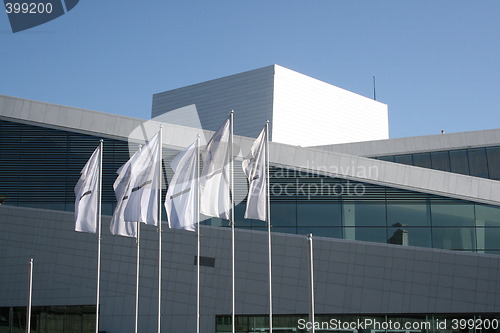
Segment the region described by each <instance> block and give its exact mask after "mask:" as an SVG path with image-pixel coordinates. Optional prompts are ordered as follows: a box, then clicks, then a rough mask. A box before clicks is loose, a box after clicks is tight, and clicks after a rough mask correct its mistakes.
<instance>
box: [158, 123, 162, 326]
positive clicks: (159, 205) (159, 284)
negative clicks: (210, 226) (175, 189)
mask: <svg viewBox="0 0 500 333" xmlns="http://www.w3.org/2000/svg"><path fill="white" fill-rule="evenodd" d="M158 139H159V140H158V141H159V144H160V147H159V148H160V149H159V151H158V154H159V156H158V157H159V158H158V333H160V332H161V176H162V160H161V159H162V150H163V140H162V139H163V125H160V136H159V138H158Z"/></svg>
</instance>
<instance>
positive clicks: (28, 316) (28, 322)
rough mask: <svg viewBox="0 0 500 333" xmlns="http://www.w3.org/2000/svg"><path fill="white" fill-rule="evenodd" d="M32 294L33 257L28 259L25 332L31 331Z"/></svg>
mask: <svg viewBox="0 0 500 333" xmlns="http://www.w3.org/2000/svg"><path fill="white" fill-rule="evenodd" d="M32 294H33V258H31V259H30V276H29V287H28V307H27V308H26V332H28V333H30V332H31V296H32Z"/></svg>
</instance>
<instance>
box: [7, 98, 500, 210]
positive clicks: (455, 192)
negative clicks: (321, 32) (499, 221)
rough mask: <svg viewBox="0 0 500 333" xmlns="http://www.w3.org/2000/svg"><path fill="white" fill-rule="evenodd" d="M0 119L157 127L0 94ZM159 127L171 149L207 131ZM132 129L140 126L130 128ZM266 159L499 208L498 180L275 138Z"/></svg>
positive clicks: (245, 144) (79, 127)
mask: <svg viewBox="0 0 500 333" xmlns="http://www.w3.org/2000/svg"><path fill="white" fill-rule="evenodd" d="M0 119H6V120H9V119H10V120H13V121H18V122H24V123H27V124H33V125H40V126H44V127H52V128H57V129H63V130H67V131H73V132H80V133H86V134H93V135H100V136H103V137H109V138H115V139H120V140H128V139H130V140H132V141H141V140H144V139H145V137H144V133H146V132H151V130H152V128H159V126H160V123H159V122H155V121H152V120H149V121H146V120H141V119H136V118H130V117H124V116H119V115H112V114H106V113H102V112H97V111H89V110H83V109H78V108H72V107H66V106H61V105H55V104H50V103H43V102H38V101H32V100H27V99H22V98H16V97H9V96H3V95H0ZM237 121H238V118H237V117H236V122H237ZM163 126H164V132H163V133H164V138H163V142H164V143H165V145H167V146H170V147H172V148H177V149H181V148H184V147H187V146H188V145H189V144H191V143H192V142H193V141H194V140H196V137H197V135H198V134H202V136H204V137H205V138H207V139H208V138H210V137H211V135H212V133H213V132H211V131H202V130H200V129H196V128H190V127H185V126H181V125H174V124H166V123H165V124H163ZM137 128H139V129H140V130H139V131H134V130H135V129H137ZM491 133H493V134H492V137H491V138H489V139H488V140H490V142H493V135H497V133H498V131H492V132H491ZM253 140H254V139H253V138H248V137H242V136H235V143H236V144H238V145H239V146H240V147H241V153H242V155H243V156H245V155H246V154H247V153H248V151H249V149H250V146H251V144H252V143H253ZM485 140H486V139H485ZM498 142H500V140H498ZM344 147H347V145H346V146H344ZM270 162H271V164H273V165H277V166H281V167H284V168H289V169H295V170H303V171H307V172H311V173H319V174H324V175H327V176H330V177H338V178H343V179H351V180H356V181H360V182H366V183H372V184H379V185H384V186H389V187H394V188H400V189H406V190H412V191H417V192H422V193H430V194H436V195H441V196H445V197H451V198H457V199H462V200H469V201H473V202H479V203H486V204H492V205H496V206H500V182H498V181H494V180H489V179H482V178H478V177H471V176H465V175H460V174H454V173H450V172H443V171H438V170H431V169H426V168H420V167H415V166H408V165H402V164H397V163H391V162H385V161H380V160H374V159H370V158H366V157H361V156H355V155H350V154H345V153H339V152H333V151H327V150H325V149H318V148H304V147H297V146H292V145H286V144H281V143H275V142H271V144H270Z"/></svg>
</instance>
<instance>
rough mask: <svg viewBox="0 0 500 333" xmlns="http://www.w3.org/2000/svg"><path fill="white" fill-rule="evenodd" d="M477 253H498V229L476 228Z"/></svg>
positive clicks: (499, 233)
mask: <svg viewBox="0 0 500 333" xmlns="http://www.w3.org/2000/svg"><path fill="white" fill-rule="evenodd" d="M476 235H477V250H478V252H490V251H500V242H499V241H498V240H499V239H500V228H476Z"/></svg>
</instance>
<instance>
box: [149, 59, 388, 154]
mask: <svg viewBox="0 0 500 333" xmlns="http://www.w3.org/2000/svg"><path fill="white" fill-rule="evenodd" d="M193 104H194V105H195V106H196V110H197V116H198V117H199V121H200V123H201V126H202V127H203V128H204V129H208V130H217V128H218V127H219V126H220V124H221V123H222V122H223V121H224V119H225V118H226V117H227V116H228V114H229V111H230V110H234V111H235V133H236V134H237V135H242V136H249V137H257V135H258V134H259V132H260V131H261V129H262V127H263V125H264V122H265V121H266V120H270V122H271V126H270V129H271V135H270V137H271V140H272V141H274V142H280V143H285V144H291V145H299V146H318V145H326V144H337V143H347V142H358V141H369V140H381V139H388V138H389V121H388V109H387V105H386V104H383V103H380V102H378V101H375V100H372V99H370V98H367V97H364V96H361V95H358V94H355V93H353V92H350V91H347V90H345V89H342V88H339V87H336V86H334V85H331V84H329V83H326V82H323V81H320V80H317V79H315V78H312V77H309V76H307V75H304V74H301V73H298V72H295V71H293V70H290V69H287V68H284V67H282V66H279V65H272V66H267V67H263V68H259V69H255V70H252V71H248V72H244V73H239V74H235V75H231V76H227V77H223V78H219V79H215V80H211V81H207V82H202V83H198V84H194V85H191V86H187V87H182V88H178V89H174V90H170V91H166V92H162V93H158V94H155V95H154V96H153V108H152V117H157V116H160V115H162V114H166V113H168V112H171V111H173V110H178V109H180V108H184V107H186V106H189V105H193ZM191 110H192V109H191ZM177 115H179V113H177ZM168 122H170V123H177V124H179V125H188V126H189V125H190V124H192V121H190V120H189V119H187V118H186V117H183V116H176V117H170V118H169V119H168Z"/></svg>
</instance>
